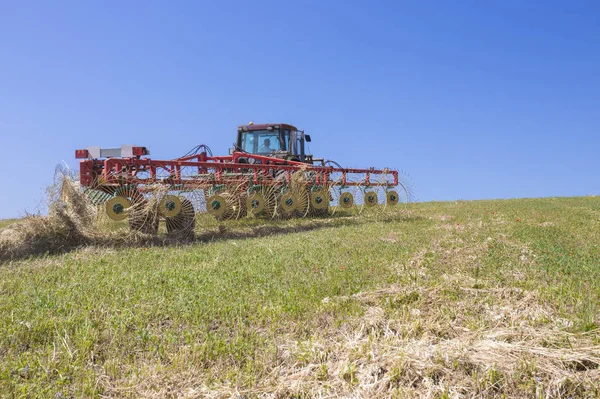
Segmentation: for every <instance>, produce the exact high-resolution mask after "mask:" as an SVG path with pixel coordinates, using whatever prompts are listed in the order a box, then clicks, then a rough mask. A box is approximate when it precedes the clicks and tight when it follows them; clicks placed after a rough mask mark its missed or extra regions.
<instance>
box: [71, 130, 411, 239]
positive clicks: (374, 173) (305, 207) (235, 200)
mask: <svg viewBox="0 0 600 399" xmlns="http://www.w3.org/2000/svg"><path fill="white" fill-rule="evenodd" d="M306 142H310V136H309V135H305V134H304V132H303V131H300V130H298V129H296V128H295V127H293V126H291V125H286V124H262V125H255V124H252V123H251V124H249V125H244V126H240V127H239V128H238V137H237V142H236V143H235V148H233V149H231V151H230V155H228V156H213V155H212V152H211V151H210V149H209V148H208V147H206V146H204V145H201V146H198V147H196V148H195V149H194V150H192V151H191V152H190V153H188V154H186V155H185V156H183V157H180V158H176V159H173V160H155V159H151V158H149V157H148V155H149V152H148V150H147V149H146V148H145V147H136V146H131V145H126V146H122V147H121V148H117V149H101V148H99V147H89V148H87V149H84V150H77V151H76V153H75V155H76V158H78V159H81V161H80V170H79V181H80V185H81V187H82V190H83V192H84V194H85V195H86V197H87V198H88V200H89V202H90V203H91V204H93V205H96V206H99V207H102V208H103V209H104V213H105V215H106V216H107V217H108V219H110V220H112V221H115V222H120V221H123V222H124V221H127V224H128V226H129V228H130V230H133V231H140V232H144V233H147V234H156V233H157V232H158V226H159V222H160V221H161V220H163V221H164V224H165V226H166V230H167V233H168V234H169V235H173V236H180V237H189V236H191V235H193V234H194V230H195V228H196V226H197V224H198V222H197V217H198V215H200V214H203V213H208V214H211V215H212V216H214V217H215V218H216V219H218V220H228V219H239V218H243V217H250V218H263V219H286V218H303V217H315V216H322V215H329V214H332V213H336V212H346V213H364V212H370V211H371V210H373V212H382V211H384V210H385V209H386V207H388V206H395V205H397V204H399V203H404V204H406V203H408V200H409V198H410V190H409V189H408V188H407V187H406V185H404V184H402V183H401V182H399V179H398V172H397V171H395V170H390V169H375V168H368V169H355V168H344V167H341V166H340V165H339V164H337V163H335V162H332V161H324V160H323V159H316V158H313V156H312V155H308V154H306V153H305V143H306Z"/></svg>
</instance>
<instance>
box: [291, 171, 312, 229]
mask: <svg viewBox="0 0 600 399" xmlns="http://www.w3.org/2000/svg"><path fill="white" fill-rule="evenodd" d="M311 182H312V180H311V179H310V176H309V175H308V173H307V172H306V171H304V170H298V171H295V172H294V173H293V174H292V177H291V181H290V187H289V191H290V192H291V193H292V195H293V198H294V199H295V201H296V203H295V209H294V212H293V213H292V217H296V218H305V217H307V216H308V215H309V211H310V196H309V187H310V186H312V183H311Z"/></svg>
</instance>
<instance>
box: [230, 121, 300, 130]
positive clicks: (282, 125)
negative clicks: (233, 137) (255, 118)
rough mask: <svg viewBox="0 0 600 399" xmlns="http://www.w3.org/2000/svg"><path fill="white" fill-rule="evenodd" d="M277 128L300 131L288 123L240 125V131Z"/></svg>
mask: <svg viewBox="0 0 600 399" xmlns="http://www.w3.org/2000/svg"><path fill="white" fill-rule="evenodd" d="M276 126H277V127H279V128H283V129H289V130H298V129H297V128H296V127H295V126H292V125H288V124H287V123H252V124H247V125H240V126H238V130H249V131H252V130H266V129H267V128H268V127H273V128H275V127H276ZM244 128H246V129H244Z"/></svg>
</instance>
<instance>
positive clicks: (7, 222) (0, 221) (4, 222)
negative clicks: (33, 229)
mask: <svg viewBox="0 0 600 399" xmlns="http://www.w3.org/2000/svg"><path fill="white" fill-rule="evenodd" d="M17 220H18V219H0V229H3V228H5V227H8V226H10V225H11V224H13V223H15V222H16V221H17Z"/></svg>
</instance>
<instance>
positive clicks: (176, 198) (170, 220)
mask: <svg viewBox="0 0 600 399" xmlns="http://www.w3.org/2000/svg"><path fill="white" fill-rule="evenodd" d="M203 207H204V199H203V195H202V192H201V191H200V190H198V189H197V188H196V187H193V186H192V187H186V186H184V185H178V186H173V187H171V188H170V190H169V191H168V192H167V193H165V194H164V195H163V196H162V198H161V200H160V203H159V210H160V213H161V216H162V217H164V219H165V227H166V230H167V235H169V236H174V237H181V238H192V237H193V236H194V229H195V227H196V213H198V212H199V211H201V209H202V208H203Z"/></svg>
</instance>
